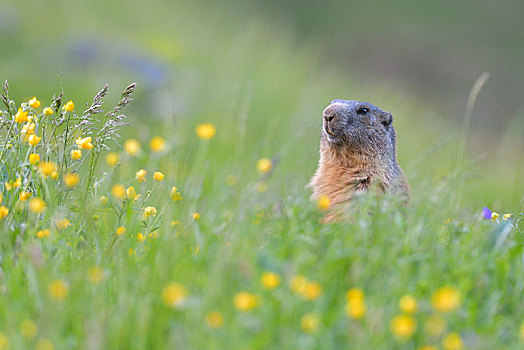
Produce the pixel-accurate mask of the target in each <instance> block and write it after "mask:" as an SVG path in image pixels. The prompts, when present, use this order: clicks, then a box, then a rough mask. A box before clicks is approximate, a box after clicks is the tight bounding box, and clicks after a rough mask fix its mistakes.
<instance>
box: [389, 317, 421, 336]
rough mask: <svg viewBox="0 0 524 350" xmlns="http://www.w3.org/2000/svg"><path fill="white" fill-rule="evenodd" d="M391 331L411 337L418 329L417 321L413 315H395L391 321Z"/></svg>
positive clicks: (397, 334)
mask: <svg viewBox="0 0 524 350" xmlns="http://www.w3.org/2000/svg"><path fill="white" fill-rule="evenodd" d="M390 328H391V332H392V333H393V334H394V335H396V336H397V337H400V338H409V337H411V336H412V335H413V333H415V331H416V330H417V321H415V319H414V318H413V317H411V316H408V315H401V316H395V317H393V319H392V320H391V323H390Z"/></svg>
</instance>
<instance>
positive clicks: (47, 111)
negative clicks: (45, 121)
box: [44, 107, 55, 115]
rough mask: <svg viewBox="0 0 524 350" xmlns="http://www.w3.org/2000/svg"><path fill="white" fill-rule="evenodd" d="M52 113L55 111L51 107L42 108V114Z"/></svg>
mask: <svg viewBox="0 0 524 350" xmlns="http://www.w3.org/2000/svg"><path fill="white" fill-rule="evenodd" d="M53 113H55V112H54V111H53V110H52V109H51V108H49V107H46V108H44V114H45V115H51V114H53Z"/></svg>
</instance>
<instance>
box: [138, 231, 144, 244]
mask: <svg viewBox="0 0 524 350" xmlns="http://www.w3.org/2000/svg"><path fill="white" fill-rule="evenodd" d="M145 239H146V236H144V235H143V234H142V232H138V233H137V234H136V240H137V241H139V242H143V241H144V240H145Z"/></svg>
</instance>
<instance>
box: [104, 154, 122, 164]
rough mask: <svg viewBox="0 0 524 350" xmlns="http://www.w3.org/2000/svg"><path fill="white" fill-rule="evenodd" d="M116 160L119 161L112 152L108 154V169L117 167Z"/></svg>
mask: <svg viewBox="0 0 524 350" xmlns="http://www.w3.org/2000/svg"><path fill="white" fill-rule="evenodd" d="M118 160H119V157H118V154H116V153H114V152H110V153H108V154H107V156H106V164H107V165H109V166H110V167H114V166H115V165H117V164H118Z"/></svg>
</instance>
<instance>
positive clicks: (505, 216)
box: [502, 213, 513, 220]
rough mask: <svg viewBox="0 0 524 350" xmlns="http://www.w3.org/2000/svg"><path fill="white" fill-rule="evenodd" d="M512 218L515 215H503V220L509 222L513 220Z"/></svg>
mask: <svg viewBox="0 0 524 350" xmlns="http://www.w3.org/2000/svg"><path fill="white" fill-rule="evenodd" d="M512 216H513V214H509V213H507V214H504V215H502V218H503V219H504V220H508V219H511V217H512Z"/></svg>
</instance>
